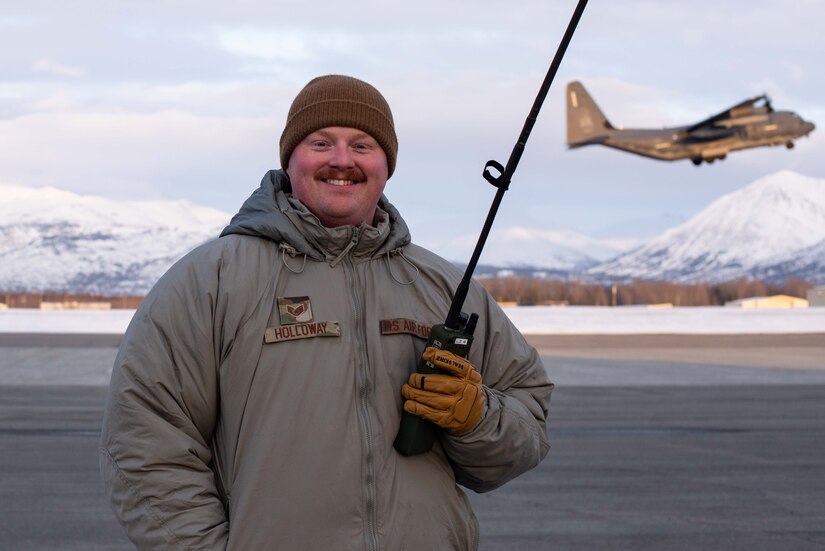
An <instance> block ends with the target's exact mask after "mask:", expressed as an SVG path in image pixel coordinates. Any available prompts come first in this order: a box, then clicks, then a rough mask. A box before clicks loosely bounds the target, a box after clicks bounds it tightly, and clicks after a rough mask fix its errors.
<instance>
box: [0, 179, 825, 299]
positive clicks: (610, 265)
mask: <svg viewBox="0 0 825 551" xmlns="http://www.w3.org/2000/svg"><path fill="white" fill-rule="evenodd" d="M230 217H231V216H230V214H229V213H226V212H221V211H218V210H215V209H210V208H205V207H199V206H195V205H193V204H191V203H187V202H184V201H178V202H143V201H129V202H117V201H112V200H109V199H103V198H100V197H89V196H81V195H77V194H74V193H69V192H66V191H60V190H57V189H53V188H40V189H32V188H25V187H17V186H7V185H0V290H9V291H45V290H51V291H68V292H74V293H80V292H87V293H97V294H137V295H140V294H143V293H145V292H146V291H148V290H149V289H150V288H151V286H152V285H153V284H154V282H155V281H156V280H157V279H158V278H159V277H160V276H161V275H162V274H163V272H165V271H166V270H167V269H168V267H169V266H170V265H171V264H172V263H173V262H174V261H176V260H177V259H178V258H180V257H181V256H183V254H185V253H186V252H187V251H188V250H190V249H192V248H193V247H195V246H196V245H198V244H200V243H202V242H203V241H206V240H207V239H210V238H213V237H216V236H217V235H218V234H219V233H220V230H221V229H222V228H223V227H224V226H225V225H226V223H227V222H228V221H229V219H230ZM476 239H477V235H468V236H466V237H462V238H458V239H455V240H453V241H450V242H445V243H438V244H436V243H424V245H425V246H428V247H429V248H432V249H433V250H435V251H436V252H438V253H439V254H441V255H442V256H444V257H446V258H448V259H450V260H453V261H455V262H456V263H459V264H460V263H462V262H464V263H466V262H467V261H468V260H469V258H470V254H471V253H472V249H473V247H474V246H475V241H476ZM631 245H632V241H631V240H620V239H612V240H610V239H595V238H591V237H588V236H586V235H583V234H579V233H575V232H570V231H546V230H536V229H528V228H522V227H510V228H494V229H493V232H492V233H491V235H490V238H489V239H488V242H487V245H486V246H485V249H484V252H483V254H482V256H481V260H480V266H479V271H477V273H479V274H480V273H482V272H483V273H487V274H491V273H497V272H500V271H501V270H509V271H512V272H514V273H518V274H522V275H533V274H535V273H536V272H539V273H544V274H547V275H550V276H554V275H555V276H558V275H562V276H566V275H570V274H572V275H574V276H579V277H584V278H595V279H612V280H617V279H619V280H620V279H664V280H670V281H681V282H692V281H721V280H726V279H732V278H737V277H758V278H761V279H769V280H782V279H784V278H785V277H787V276H795V277H801V278H804V279H807V280H811V281H816V282H819V283H825V179H815V178H809V177H806V176H803V175H800V174H797V173H795V172H790V171H782V172H777V173H775V174H772V175H770V176H766V177H764V178H762V179H760V180H757V181H756V182H753V183H752V184H750V185H748V186H746V187H744V188H742V189H740V190H738V191H735V192H733V193H730V194H728V195H726V196H724V197H721V198H720V199H718V200H717V201H715V202H713V203H712V204H711V205H710V206H708V207H707V208H706V209H705V210H703V211H702V212H700V213H699V214H697V215H696V216H694V217H693V218H692V219H690V220H688V221H687V222H685V223H683V224H681V225H679V226H677V227H674V228H673V229H670V230H668V231H666V232H664V233H663V234H661V235H660V236H658V237H656V238H654V239H652V240H650V241H647V242H645V243H643V244H642V245H641V246H638V247H636V248H635V249H633V250H630V251H629V252H626V253H621V251H623V250H625V251H626V250H628V249H629V248H630V246H631ZM617 254H618V256H616V255H617ZM606 259H609V260H606ZM600 262H601V263H600Z"/></svg>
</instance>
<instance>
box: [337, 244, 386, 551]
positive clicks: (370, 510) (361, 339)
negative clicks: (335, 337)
mask: <svg viewBox="0 0 825 551" xmlns="http://www.w3.org/2000/svg"><path fill="white" fill-rule="evenodd" d="M358 237H359V228H356V229H355V231H354V232H353V234H352V240H351V244H352V245H353V246H354V245H355V244H356V243H357V242H358ZM344 264H345V265H346V267H347V270H348V271H349V275H350V277H349V279H350V282H351V285H350V286H349V288H350V302H351V304H352V311H353V316H354V324H353V327H354V332H355V345H356V362H357V363H356V366H355V369H356V373H357V377H358V408H357V409H358V419H359V421H360V423H361V430H362V434H363V435H364V444H365V448H366V449H365V462H366V465H365V469H364V472H365V480H364V484H365V486H366V490H367V531H366V532H367V533H366V539H367V549H368V550H369V551H377V550H378V534H377V530H376V526H377V522H376V498H375V464H374V458H373V453H374V452H373V443H372V429H371V427H370V414H369V412H370V403H369V393H370V388H369V382H370V377H369V366H368V362H367V353H366V343H367V339H366V335H365V328H364V323H365V320H364V316H363V315H362V312H361V300H360V296H359V293H358V290H359V288H358V285H357V274H356V270H355V263H354V262H353V261H352V255H351V254H350V253H347V256H346V260H345V263H344Z"/></svg>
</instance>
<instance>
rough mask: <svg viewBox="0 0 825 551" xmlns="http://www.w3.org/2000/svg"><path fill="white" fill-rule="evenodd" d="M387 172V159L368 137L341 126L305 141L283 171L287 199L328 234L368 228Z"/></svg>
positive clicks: (375, 142) (309, 136)
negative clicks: (288, 186) (330, 230)
mask: <svg viewBox="0 0 825 551" xmlns="http://www.w3.org/2000/svg"><path fill="white" fill-rule="evenodd" d="M387 172H388V169H387V156H386V154H385V153H384V150H383V149H381V146H380V145H378V142H377V141H375V139H373V138H372V136H370V135H369V134H367V133H365V132H363V131H361V130H357V129H355V128H345V127H340V126H331V127H327V128H322V129H321V130H317V131H315V132H313V133H311V134H310V135H308V136H307V137H306V138H304V139H303V140H302V141H301V143H299V144H298V145H297V147H295V149H294V151H293V152H292V155H291V156H290V157H289V167H288V168H287V169H286V173H287V175H288V176H289V179H290V181H291V182H292V195H293V196H294V197H296V198H297V199H299V200H300V201H301V202H302V203H303V204H304V205H306V207H307V208H308V209H309V210H310V212H312V214H314V215H315V216H317V217H318V219H319V220H320V221H321V223H322V224H323V225H324V226H326V227H328V228H334V227H337V226H344V225H347V224H352V225H354V226H358V225H360V224H361V222H366V223H367V224H372V223H373V219H374V218H375V208H376V206H377V205H378V200H379V199H380V198H381V194H382V193H383V192H384V186H385V185H386V183H387Z"/></svg>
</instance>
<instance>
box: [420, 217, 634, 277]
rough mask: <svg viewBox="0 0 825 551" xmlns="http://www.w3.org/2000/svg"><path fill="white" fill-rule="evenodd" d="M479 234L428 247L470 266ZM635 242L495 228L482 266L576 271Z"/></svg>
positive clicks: (533, 230) (575, 234) (486, 248)
mask: <svg viewBox="0 0 825 551" xmlns="http://www.w3.org/2000/svg"><path fill="white" fill-rule="evenodd" d="M477 240H478V235H477V234H472V235H466V236H463V237H459V238H457V239H453V240H451V241H448V242H443V243H438V244H427V245H428V246H431V247H432V249H433V250H434V251H436V252H437V253H438V254H440V255H441V256H443V257H444V258H447V259H449V260H452V261H453V262H455V263H457V264H461V263H465V264H466V263H467V262H468V261H469V259H470V256H471V255H472V252H473V249H474V248H475V245H476V241H477ZM631 243H633V240H631V239H594V238H592V237H588V236H587V235H584V234H581V233H577V232H574V231H569V230H559V231H545V230H536V229H530V228H523V227H519V226H511V227H505V228H494V229H493V231H492V232H490V236H489V238H488V239H487V242H486V244H485V246H484V251H483V252H482V254H481V260H480V262H481V264H483V265H485V266H488V267H495V268H504V269H516V270H520V271H551V272H565V273H566V272H576V271H581V270H585V269H587V268H589V267H591V266H595V265H596V264H598V263H599V262H600V261H603V260H605V259H607V258H611V257H613V256H615V255H616V254H617V253H619V252H620V251H623V250H627V249H628V248H629V246H630V244H631Z"/></svg>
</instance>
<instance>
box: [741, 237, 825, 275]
mask: <svg viewBox="0 0 825 551" xmlns="http://www.w3.org/2000/svg"><path fill="white" fill-rule="evenodd" d="M751 275H752V276H753V277H755V278H758V279H763V280H765V281H781V280H784V279H786V278H789V277H797V278H800V279H805V280H807V281H813V282H816V283H820V284H825V239H823V240H822V241H820V242H819V243H816V244H814V245H811V246H810V247H806V248H804V249H799V250H796V251H791V252H789V253H788V254H784V255H780V256H778V257H777V258H775V259H773V260H771V261H769V262H766V263H764V264H761V265H760V266H758V267H756V268H755V269H754V270H753V271H752V274H751Z"/></svg>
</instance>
